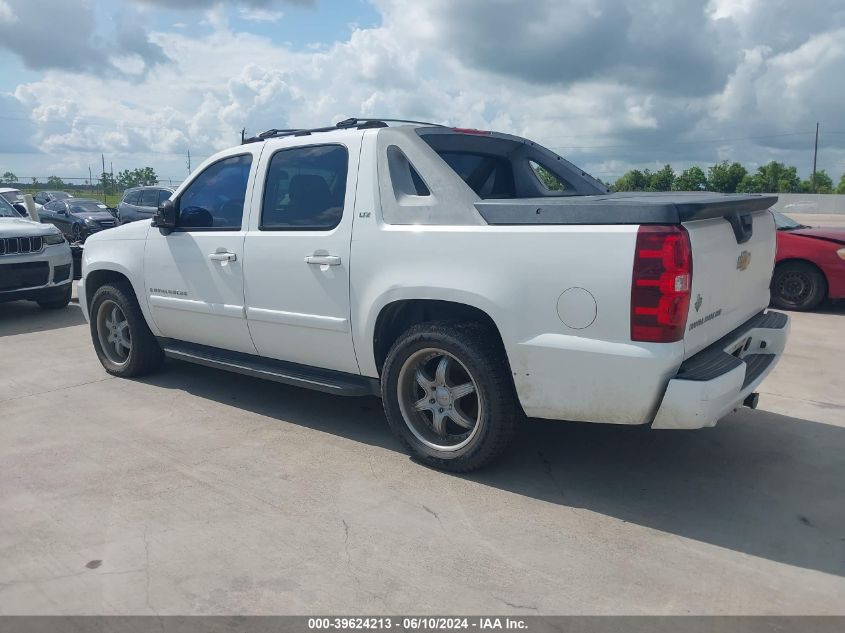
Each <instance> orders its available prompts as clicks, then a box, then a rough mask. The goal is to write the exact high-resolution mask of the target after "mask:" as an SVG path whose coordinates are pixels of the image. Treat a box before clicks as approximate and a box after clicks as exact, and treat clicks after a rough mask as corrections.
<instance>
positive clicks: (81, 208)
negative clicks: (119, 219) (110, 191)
mask: <svg viewBox="0 0 845 633" xmlns="http://www.w3.org/2000/svg"><path fill="white" fill-rule="evenodd" d="M71 200H73V199H72V198H71ZM68 206H69V207H70V212H71V213H100V212H101V211H106V209H107V207H106V205H104V204H103V203H102V202H94V201H88V202H70V204H69V205H68Z"/></svg>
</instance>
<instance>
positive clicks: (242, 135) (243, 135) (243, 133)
mask: <svg viewBox="0 0 845 633" xmlns="http://www.w3.org/2000/svg"><path fill="white" fill-rule="evenodd" d="M245 138H246V128H243V129H241V145H243V144H244V139H245Z"/></svg>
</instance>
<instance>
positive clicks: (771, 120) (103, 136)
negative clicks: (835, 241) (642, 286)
mask: <svg viewBox="0 0 845 633" xmlns="http://www.w3.org/2000/svg"><path fill="white" fill-rule="evenodd" d="M174 4H176V5H178V6H180V7H182V8H180V9H173V8H171V7H172V6H174ZM527 6H528V5H527V4H526V3H525V2H523V1H522V0H462V1H460V2H457V1H455V0H426V1H424V2H423V1H420V0H346V1H341V0H232V1H229V0H180V1H179V2H178V3H177V2H173V1H169V0H0V72H2V78H3V82H2V84H0V173H2V172H4V171H7V170H11V171H13V172H14V173H15V174H17V175H20V176H23V175H26V176H39V177H42V178H44V177H46V176H47V175H59V176H65V177H81V176H87V173H88V167H89V165H91V166H92V168H93V169H94V170H95V171H96V165H97V164H99V163H100V161H101V158H100V156H101V154H104V155H105V156H106V160H107V163H114V168H115V169H116V170H118V169H126V168H134V167H139V166H144V165H150V166H153V167H154V168H155V169H156V171H157V172H158V173H159V174H160V175H161V176H162V177H166V178H171V179H174V180H179V179H181V178H184V176H185V174H186V168H185V163H186V154H187V152H188V151H190V152H191V155H192V164H193V166H196V165H197V162H198V160H200V159H202V158H203V157H206V156H208V155H210V154H212V153H213V152H215V151H216V150H219V149H222V148H224V147H226V146H228V145H231V144H232V143H234V142H236V141H237V139H238V136H239V133H240V129H241V128H242V127H246V128H247V130H248V131H250V132H255V131H258V130H262V129H266V128H269V127H282V126H309V125H325V124H327V123H332V122H335V121H337V120H339V119H341V118H345V117H348V116H354V115H364V116H366V115H370V116H373V115H376V116H393V117H397V118H421V119H425V120H437V121H441V122H444V123H448V124H454V125H462V126H472V127H479V128H492V129H498V130H502V131H508V132H513V133H517V134H522V135H525V136H529V137H531V138H533V139H535V140H537V141H539V142H541V143H544V144H545V145H547V146H550V147H552V148H553V149H555V150H556V151H559V152H560V153H562V154H564V155H566V156H567V158H569V159H570V160H572V161H573V162H575V163H576V164H579V165H581V166H582V167H584V168H586V169H587V170H589V171H591V172H592V173H593V174H595V175H596V176H598V177H600V178H603V179H605V180H608V179H613V178H615V177H617V176H619V175H621V173H623V172H624V171H625V170H627V169H629V168H631V167H639V168H644V167H649V168H652V169H654V168H659V167H661V166H662V165H663V164H665V163H671V164H672V165H673V166H674V167H675V168H676V170H681V169H683V168H684V167H687V166H689V165H691V164H694V163H698V164H702V165H705V166H706V165H708V164H712V163H713V162H716V161H719V160H738V161H741V162H744V163H746V164H747V165H749V166H750V167H752V168H753V167H754V166H755V165H757V164H760V163H765V162H768V161H769V160H781V161H784V162H787V163H789V164H794V165H796V166H797V167H798V170H799V173H800V174H801V175H802V176H806V175H807V174H808V173H809V170H810V168H811V165H812V141H813V133H814V130H815V123H816V121H820V122H821V128H822V133H821V150H820V155H819V165H820V167H821V168H824V169H827V170H828V171H829V172H830V174H831V175H832V176H833V177H834V179H835V180H838V179H839V177H840V176H841V175H842V173H843V172H845V121H843V120H842V103H843V102H845V82H842V81H841V80H839V79H838V77H839V76H840V75H841V69H842V68H843V67H845V4H843V3H842V2H841V0H806V1H805V2H801V3H797V2H794V0H685V1H684V2H677V1H676V0H650V1H649V2H643V1H642V0H534V1H533V2H532V3H530V10H526V7H527ZM45 25H48V27H47V28H46V29H45ZM49 25H61V29H55V28H52V27H50V26H49Z"/></svg>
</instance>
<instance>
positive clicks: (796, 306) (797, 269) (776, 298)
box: [771, 261, 827, 311]
mask: <svg viewBox="0 0 845 633" xmlns="http://www.w3.org/2000/svg"><path fill="white" fill-rule="evenodd" d="M771 290H772V300H771V303H772V305H773V306H774V307H776V308H780V309H782V310H800V311H805V310H813V309H815V308H816V307H818V305H819V304H820V303H821V302H822V301H824V300H825V298H826V297H827V279H825V276H824V275H823V274H822V272H821V271H820V270H819V269H818V268H816V267H815V266H814V265H813V264H811V263H809V262H802V261H790V262H784V263H782V264H778V266H777V267H776V268H775V272H774V274H773V275H772V285H771Z"/></svg>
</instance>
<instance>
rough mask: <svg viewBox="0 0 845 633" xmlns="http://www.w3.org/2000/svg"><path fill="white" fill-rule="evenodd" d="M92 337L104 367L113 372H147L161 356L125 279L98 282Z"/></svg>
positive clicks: (124, 373)
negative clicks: (108, 282)
mask: <svg viewBox="0 0 845 633" xmlns="http://www.w3.org/2000/svg"><path fill="white" fill-rule="evenodd" d="M91 340H92V341H93V343H94V349H95V350H96V352H97V356H98V357H99V359H100V362H101V363H102V365H103V367H104V368H105V370H106V371H107V372H108V373H110V374H112V375H113V376H121V377H124V378H128V377H130V376H141V375H143V374H148V373H150V372H152V371H154V370H155V369H158V367H159V366H160V365H161V363H162V360H163V359H164V355H163V353H162V351H161V347H160V346H159V344H158V341H156V339H155V336H153V333H152V332H151V331H150V328H149V327H148V326H147V322H146V321H145V320H144V315H143V313H142V312H141V308H140V307H138V302H137V301H136V299H135V294H134V292H133V291H132V287H131V286H130V285H129V284H128V283H125V282H115V283H113V284H107V285H105V286H101V287H100V288H98V289H97V292H95V293H94V298H93V300H92V301H91Z"/></svg>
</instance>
